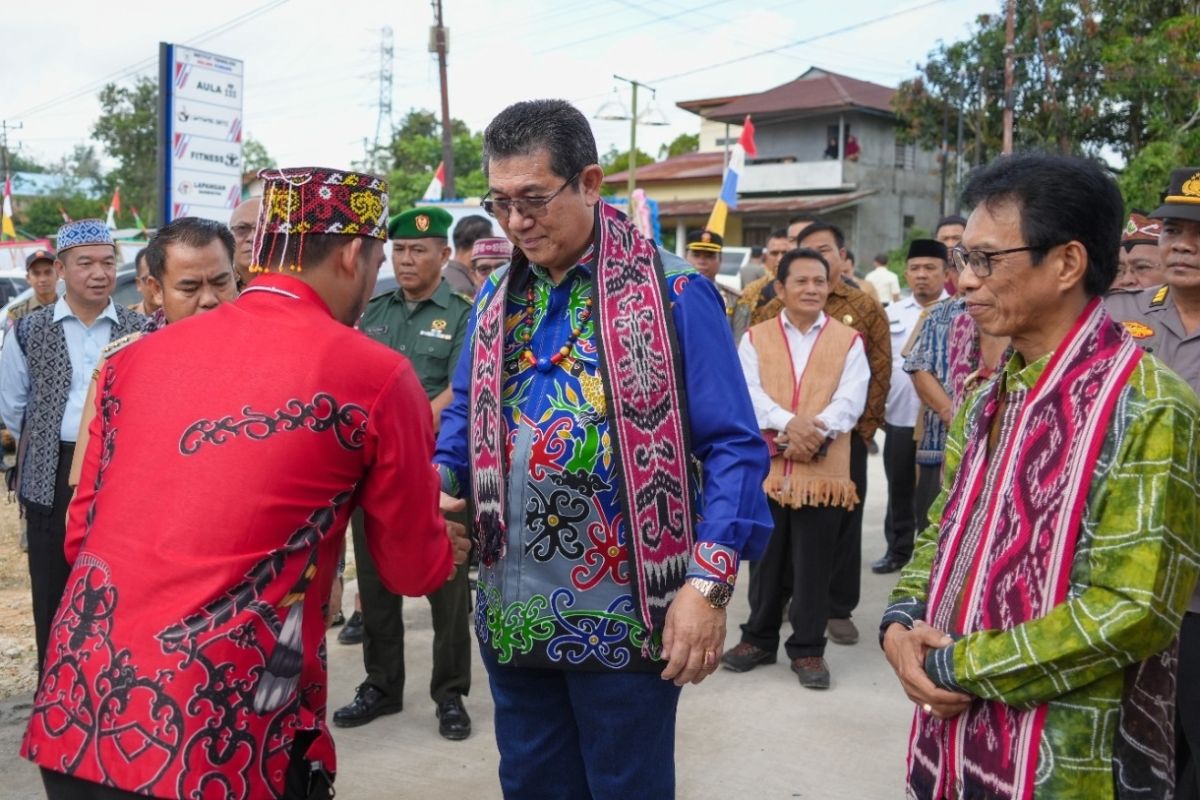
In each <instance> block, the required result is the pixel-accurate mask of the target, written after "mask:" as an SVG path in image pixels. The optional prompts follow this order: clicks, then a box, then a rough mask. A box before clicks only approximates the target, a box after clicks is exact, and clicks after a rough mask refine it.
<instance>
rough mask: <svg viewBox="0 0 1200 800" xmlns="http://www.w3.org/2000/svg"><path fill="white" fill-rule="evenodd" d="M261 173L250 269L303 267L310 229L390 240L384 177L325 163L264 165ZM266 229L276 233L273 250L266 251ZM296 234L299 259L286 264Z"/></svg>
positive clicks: (262, 270)
mask: <svg viewBox="0 0 1200 800" xmlns="http://www.w3.org/2000/svg"><path fill="white" fill-rule="evenodd" d="M258 177H259V180H261V181H263V202H262V208H261V209H260V210H259V212H258V224H257V225H256V226H255V229H254V263H252V264H251V265H250V271H251V272H267V271H269V270H271V269H278V270H283V269H289V270H291V271H293V272H299V271H300V270H301V269H302V266H303V263H304V237H305V236H310V235H312V234H340V235H343V236H369V237H371V238H372V239H380V240H382V241H386V240H387V222H388V216H387V213H388V191H387V181H385V180H383V179H382V178H377V177H375V176H374V175H366V174H364V173H361V172H345V171H339V170H332V169H324V168H322V167H292V168H288V169H264V170H260V171H259V173H258ZM268 234H274V235H275V236H274V239H273V241H272V242H271V247H270V250H269V252H267V253H263V252H262V250H263V248H262V244H263V239H264V237H265V236H267V235H268ZM292 236H298V237H300V239H299V244H298V245H297V246H296V248H295V259H294V260H293V261H292V263H290V264H285V263H284V261H285V259H286V258H287V256H288V251H289V247H288V242H289V240H290V238H291V237H292ZM276 253H278V261H276Z"/></svg>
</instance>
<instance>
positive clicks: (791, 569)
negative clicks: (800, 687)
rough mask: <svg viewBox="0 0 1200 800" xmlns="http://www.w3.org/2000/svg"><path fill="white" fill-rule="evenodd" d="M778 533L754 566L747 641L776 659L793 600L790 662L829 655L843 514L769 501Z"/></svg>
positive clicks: (786, 646) (788, 646) (745, 629)
mask: <svg viewBox="0 0 1200 800" xmlns="http://www.w3.org/2000/svg"><path fill="white" fill-rule="evenodd" d="M767 504H768V505H769V506H770V508H771V516H772V518H773V519H774V520H775V530H774V531H773V532H772V533H771V540H770V542H768V543H767V551H766V552H765V553H763V556H762V558H760V559H758V560H757V561H752V562H750V588H749V590H748V591H747V597H748V599H749V601H750V618H749V619H748V620H747V621H746V624H745V625H743V626H742V641H743V642H749V643H750V644H752V645H754V646H755V647H758V648H761V649H763V650H766V651H767V652H770V653H774V652H775V651H776V650H778V649H779V628H780V626H781V625H782V624H783V609H784V606H785V605H787V602H788V596H789V595H791V601H792V602H791V607H790V608H789V610H788V621H789V622H791V624H792V635H791V636H789V637H788V639H787V642H785V643H784V649H785V650H786V651H787V654H788V658H804V657H805V656H821V655H824V654H825V624H826V623H827V622H828V621H829V602H830V600H829V596H830V585H829V582H830V578H831V576H832V572H833V562H834V558H835V556H836V551H837V543H838V536H839V530H840V528H841V525H842V522H843V521H844V519H845V517H846V515H847V512H846V510H845V509H843V508H831V507H828V506H826V507H815V506H809V507H805V508H787V507H785V506H781V505H779V504H778V503H776V502H775V501H774V500H768V501H767Z"/></svg>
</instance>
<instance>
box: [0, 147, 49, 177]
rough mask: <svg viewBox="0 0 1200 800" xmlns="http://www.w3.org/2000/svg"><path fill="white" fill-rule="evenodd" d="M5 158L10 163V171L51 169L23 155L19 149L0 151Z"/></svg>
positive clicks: (46, 170)
mask: <svg viewBox="0 0 1200 800" xmlns="http://www.w3.org/2000/svg"><path fill="white" fill-rule="evenodd" d="M0 156H3V159H2V160H4V161H5V162H6V163H7V164H8V171H9V172H10V173H11V172H49V170H48V169H47V168H46V167H45V166H43V165H42V164H39V163H38V162H37V161H36V160H35V159H33V158H30V157H29V156H26V155H23V154H22V153H21V152H20V151H19V150H11V149H6V150H4V152H3V153H0Z"/></svg>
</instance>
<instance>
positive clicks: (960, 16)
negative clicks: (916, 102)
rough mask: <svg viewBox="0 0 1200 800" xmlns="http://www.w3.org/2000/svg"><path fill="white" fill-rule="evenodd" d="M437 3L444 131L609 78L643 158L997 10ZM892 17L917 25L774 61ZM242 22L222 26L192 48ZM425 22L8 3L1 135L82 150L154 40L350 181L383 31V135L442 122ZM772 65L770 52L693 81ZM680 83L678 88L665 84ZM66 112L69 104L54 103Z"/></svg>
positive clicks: (270, 135) (902, 61)
mask: <svg viewBox="0 0 1200 800" xmlns="http://www.w3.org/2000/svg"><path fill="white" fill-rule="evenodd" d="M444 3H445V6H444V15H445V24H446V25H447V27H449V29H450V57H449V84H450V111H451V114H452V115H453V116H454V117H457V118H460V119H462V120H464V121H465V122H466V123H467V124H468V125H469V126H470V127H471V129H472V130H478V129H481V128H482V127H483V126H484V125H486V124H487V122H488V120H489V119H491V117H492V116H493V115H494V114H495V113H496V112H497V111H499V110H500V109H502V108H503V107H505V106H506V105H508V104H509V103H512V102H515V101H517V100H522V99H531V98H536V97H565V98H567V99H569V100H571V101H573V102H574V103H575V104H576V105H577V106H578V107H579V108H580V109H582V110H583V111H584V113H586V114H588V116H589V117H590V116H592V115H593V114H594V113H595V111H596V110H597V109H598V108H599V107H600V105H601V104H602V103H603V102H604V101H605V100H606V99H608V98H609V97H610V96H611V95H612V93H613V90H614V87H615V88H617V90H618V91H619V93H620V97H621V99H622V100H623V101H624V102H625V103H628V102H629V87H628V85H627V84H624V83H618V82H616V81H614V80H613V78H612V75H613V73H617V74H620V75H623V76H626V77H629V78H634V79H637V80H640V81H643V82H645V83H649V84H652V85H654V86H656V87H657V98H656V101H657V104H658V106H659V107H660V108H661V109H662V111H663V112H664V113H665V114H666V116H667V118H668V119H669V120H670V121H671V125H669V126H666V127H649V126H643V127H640V128H639V130H638V141H639V146H640V147H641V148H642V149H644V150H647V151H649V152H651V153H656V152H657V149H658V147H659V146H660V145H661V144H663V143H665V142H668V141H670V140H671V139H673V138H674V137H675V136H677V135H679V134H681V133H695V132H696V131H697V130H698V129H699V121H698V118H697V117H695V116H693V115H692V114H690V113H687V112H685V111H682V110H680V109H678V108H676V107H675V103H676V102H679V101H681V100H689V99H695V98H700V97H709V96H718V95H726V94H742V93H750V92H758V91H763V90H765V89H768V88H770V87H772V86H776V85H779V84H781V83H785V82H787V81H789V80H792V79H793V78H795V77H796V76H798V75H799V74H800V73H802V72H803V71H804V70H806V69H807V68H809V67H810V66H819V67H823V68H826V69H830V70H833V71H836V72H841V73H844V74H847V75H851V76H854V77H856V78H860V79H863V80H869V81H875V82H878V83H882V84H885V85H888V86H895V85H896V84H897V83H899V82H900V81H901V80H904V79H906V78H909V77H911V76H912V75H913V74H914V72H915V68H916V65H917V64H919V63H922V62H923V61H924V60H925V57H926V54H927V53H928V52H929V51H930V50H931V49H933V48H934V47H935V46H936V44H937V42H938V41H939V40H945V41H954V40H956V39H959V38H962V37H963V36H965V35H966V34H967V32H968V30H969V29H970V26H971V24H972V22H973V20H974V19H975V18H976V16H977V15H979V14H983V13H998V12H999V10H1000V8H1001V0H940V2H933V3H931V2H929V0H844V1H843V2H838V3H830V2H827V1H824V0H695V2H685V0H582V1H581V0H495V1H493V2H486V1H485V0H444ZM181 9H182V10H181ZM905 9H914V10H912V11H911V12H909V13H904V14H901V15H899V16H893V17H891V18H888V19H886V20H883V21H880V22H875V23H872V24H867V25H864V26H862V27H859V28H856V29H854V30H850V31H846V32H842V33H835V34H833V35H830V36H824V37H822V38H818V39H816V40H815V41H812V42H811V43H808V44H798V45H796V46H793V47H787V45H790V44H793V43H796V42H801V41H802V40H808V39H812V38H813V37H819V36H821V34H825V33H829V32H833V31H839V30H840V29H843V28H847V27H849V26H853V25H856V24H859V23H864V22H868V21H870V20H873V19H877V18H879V17H882V16H884V15H888V14H894V13H895V12H897V11H902V10H905ZM51 10H52V11H51ZM48 12H51V13H52V17H53V18H52V19H49V18H48V17H47V14H48ZM239 17H240V18H242V21H241V22H240V24H237V25H236V26H235V27H232V28H229V29H227V30H224V31H222V32H219V33H216V34H214V35H211V36H209V37H207V38H204V37H202V34H204V33H205V32H207V31H211V30H213V29H214V28H217V27H218V26H221V25H222V24H223V23H227V22H231V21H235V20H237V19H238V18H239ZM432 23H433V11H432V9H431V6H430V3H429V2H424V1H422V0H399V2H383V1H382V0H335V1H334V2H321V1H320V0H271V1H270V2H268V0H243V1H242V2H233V1H232V0H205V2H203V3H189V4H182V5H181V4H173V3H141V2H139V3H132V2H107V3H96V2H83V1H82V0H55V2H53V3H51V4H50V5H47V4H46V3H17V4H7V5H6V8H5V11H4V35H3V37H2V38H0V75H3V76H4V80H3V91H2V92H0V119H4V120H9V121H10V122H11V121H14V120H16V121H19V122H21V123H23V124H24V128H23V129H21V130H19V131H16V132H15V133H13V134H10V141H11V142H12V143H17V144H20V146H21V148H22V150H23V151H24V152H26V153H27V154H29V155H31V156H33V157H35V158H37V159H40V160H47V161H52V160H55V159H57V158H58V157H60V156H61V155H63V154H64V153H67V152H69V151H70V149H71V147H72V146H73V145H75V144H80V143H85V142H86V141H87V140H88V139H89V137H90V129H91V125H92V123H93V121H94V120H95V118H96V115H97V113H98V103H97V102H96V93H97V89H98V87H99V85H100V84H102V83H103V80H104V79H106V78H111V77H113V76H119V75H123V74H127V73H130V72H131V68H134V67H137V66H138V65H141V67H142V70H141V74H146V75H155V74H156V73H157V66H156V59H157V53H158V42H159V41H170V42H176V43H187V44H195V46H197V47H199V48H201V49H205V50H209V51H211V52H215V53H219V54H221V55H226V56H230V57H233V58H240V59H243V60H244V61H245V74H246V82H245V88H244V96H245V117H244V118H245V130H246V131H247V132H248V133H249V134H250V135H251V136H253V137H255V138H256V139H258V140H259V141H261V142H262V143H263V144H264V145H266V147H267V149H268V151H269V152H270V153H271V155H272V156H274V157H275V158H276V160H278V161H279V163H280V164H281V165H285V166H287V165H290V166H298V165H309V164H317V165H325V166H331V167H346V166H348V165H349V163H350V161H352V160H354V159H359V158H361V157H362V155H363V139H364V137H365V138H373V137H374V135H375V129H376V118H377V107H376V102H377V98H378V95H379V85H378V81H377V78H376V76H377V74H378V70H379V63H380V53H379V44H380V29H381V28H382V27H383V26H385V25H386V26H390V27H391V28H392V29H393V31H394V49H395V55H394V63H393V70H394V89H393V101H392V102H393V117H394V119H395V120H396V121H399V119H400V118H401V117H402V115H403V114H404V112H405V111H406V110H408V109H410V108H425V109H431V110H435V109H437V108H439V102H440V101H439V96H438V71H437V62H436V58H435V57H434V56H433V55H432V54H430V53H429V52H428V50H427V46H428V39H429V28H430V26H431V25H432ZM197 40H199V41H197ZM772 48H782V49H779V50H777V51H776V52H772V53H769V54H766V55H761V56H757V57H752V58H746V59H745V60H741V61H738V62H737V63H734V64H729V65H727V66H720V67H716V68H713V69H703V68H705V67H708V66H709V65H713V64H717V63H719V62H725V61H730V60H733V59H739V58H742V57H744V56H749V55H750V54H753V53H758V52H761V51H765V50H769V49H772ZM680 73H691V74H688V75H684V76H682V77H673V76H677V75H680ZM122 80H131V78H128V77H123V78H122ZM85 90H86V91H85ZM71 95H79V96H78V97H76V98H74V99H67V100H63V101H62V102H56V103H53V104H50V101H56V100H59V99H60V98H65V97H69V96H71ZM643 96H644V94H643ZM639 101H640V102H641V99H640V98H639ZM39 106H43V107H42V108H40V109H38V107H39ZM592 124H593V128H594V130H595V132H596V137H597V140H598V142H599V145H600V150H601V152H604V151H605V150H607V149H608V148H609V147H610V146H612V145H616V146H617V147H619V148H622V149H624V148H627V147H628V142H629V125H628V123H622V122H607V121H599V120H593V123H592Z"/></svg>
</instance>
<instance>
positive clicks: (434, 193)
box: [421, 161, 446, 200]
mask: <svg viewBox="0 0 1200 800" xmlns="http://www.w3.org/2000/svg"><path fill="white" fill-rule="evenodd" d="M445 182H446V164H445V162H442V161H439V162H438V168H437V172H435V173H433V180H431V181H430V182H429V188H428V189H426V190H425V194H424V195H422V196H421V199H422V200H441V199H442V186H443V185H445Z"/></svg>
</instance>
